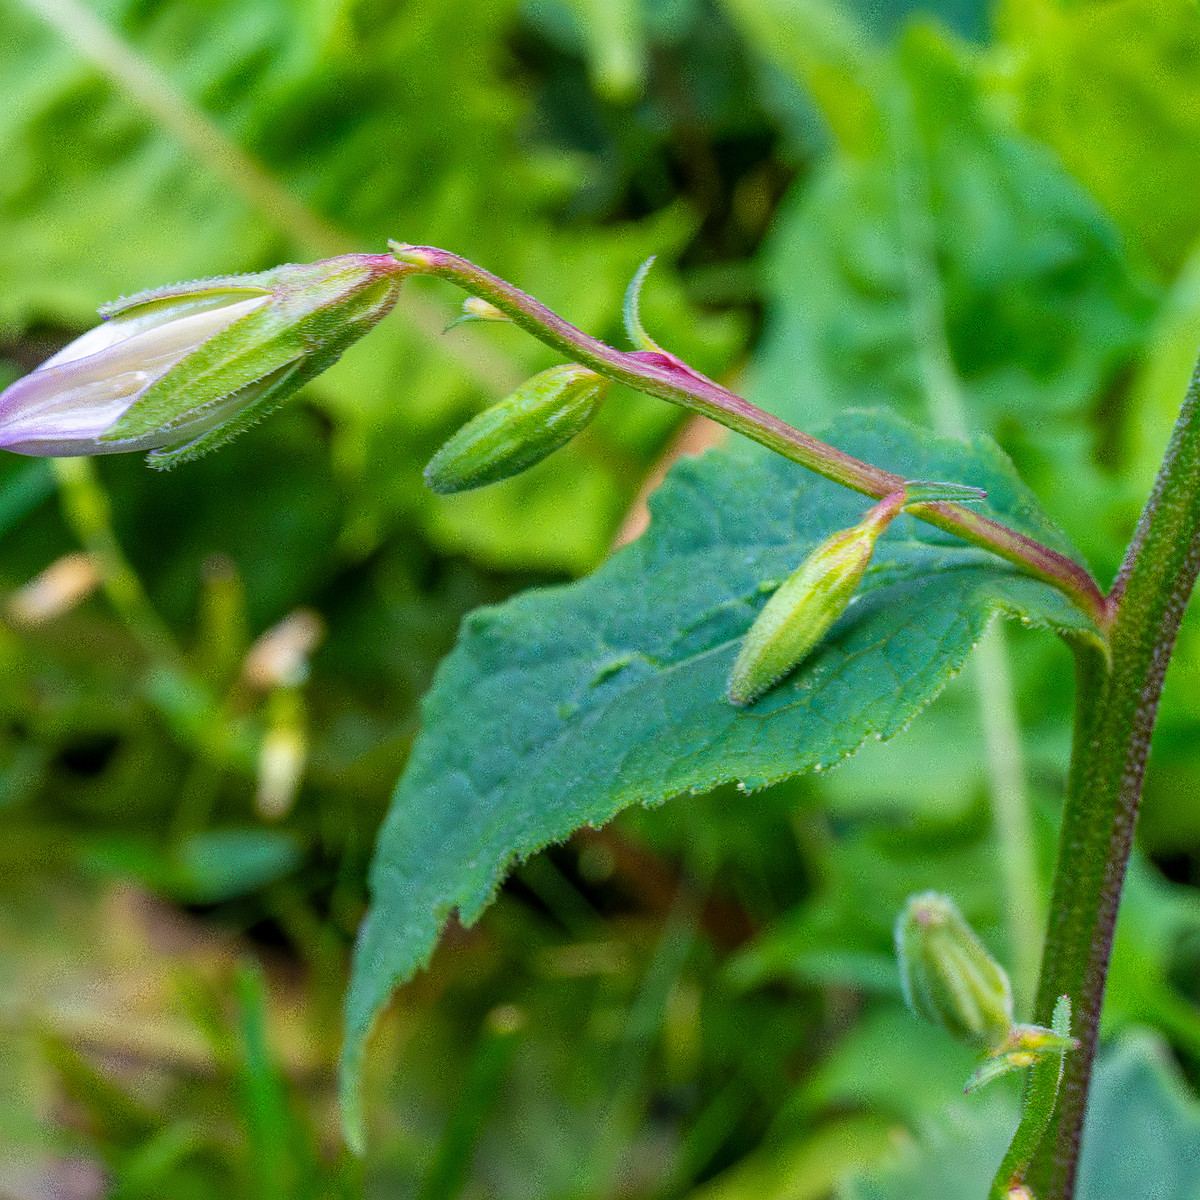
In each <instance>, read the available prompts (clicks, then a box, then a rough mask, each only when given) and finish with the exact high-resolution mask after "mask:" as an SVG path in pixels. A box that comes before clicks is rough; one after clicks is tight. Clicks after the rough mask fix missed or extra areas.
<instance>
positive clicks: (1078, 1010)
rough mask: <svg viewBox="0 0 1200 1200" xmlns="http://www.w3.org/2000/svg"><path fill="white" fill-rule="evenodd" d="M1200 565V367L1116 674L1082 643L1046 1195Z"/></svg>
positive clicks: (1122, 618)
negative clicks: (1074, 1044)
mask: <svg viewBox="0 0 1200 1200" xmlns="http://www.w3.org/2000/svg"><path fill="white" fill-rule="evenodd" d="M1197 571H1200V364H1198V365H1197V369H1196V371H1195V372H1194V373H1193V375H1192V382H1191V386H1190V387H1189V388H1188V393H1187V397H1186V399H1185V400H1184V403H1183V407H1182V409H1181V410H1180V413H1179V418H1178V420H1177V422H1176V424H1175V430H1174V433H1173V434H1172V437H1171V444H1170V446H1169V447H1168V449H1167V453H1166V456H1165V458H1164V459H1163V464H1162V468H1161V469H1160V471H1159V476H1158V480H1157V482H1156V483H1155V486H1154V491H1153V493H1152V494H1151V496H1150V499H1149V500H1148V501H1147V502H1146V507H1145V509H1144V510H1143V512H1142V516H1141V520H1140V521H1139V523H1138V528H1137V532H1136V534H1135V536H1134V539H1133V541H1132V543H1131V544H1130V546H1129V550H1128V551H1127V553H1126V556H1125V562H1124V564H1123V565H1122V567H1121V572H1120V574H1119V575H1118V577H1117V581H1116V583H1115V585H1114V586H1113V590H1112V593H1111V596H1110V601H1111V602H1112V603H1113V605H1114V613H1113V623H1112V626H1111V630H1110V644H1111V650H1112V666H1111V670H1108V669H1106V665H1105V664H1104V663H1103V662H1102V661H1101V660H1100V659H1099V656H1097V655H1095V654H1094V653H1089V651H1088V650H1087V648H1085V647H1079V648H1077V671H1076V681H1077V682H1076V698H1075V709H1076V722H1075V742H1074V748H1073V752H1072V756H1071V773H1070V779H1069V782H1068V789H1067V802H1066V807H1065V810H1064V812H1063V825H1062V833H1061V835H1060V838H1059V850H1058V865H1057V867H1056V870H1055V877H1054V894H1053V898H1052V900H1051V904H1050V922H1049V928H1048V930H1047V934H1046V949H1045V954H1044V956H1043V959H1042V977H1041V983H1040V985H1039V988H1038V1002H1037V1009H1036V1013H1035V1019H1036V1020H1040V1021H1045V1020H1047V1019H1049V1016H1050V1012H1051V1009H1052V1008H1053V1006H1054V1001H1055V998H1056V997H1057V996H1059V995H1062V994H1064V993H1065V994H1067V995H1069V996H1070V997H1071V1001H1072V1004H1073V1006H1074V1010H1075V1023H1074V1033H1075V1035H1076V1037H1078V1038H1079V1041H1080V1048H1079V1049H1078V1050H1077V1051H1075V1052H1073V1053H1072V1054H1070V1055H1069V1056H1068V1058H1067V1063H1066V1071H1065V1074H1064V1078H1063V1088H1062V1092H1061V1094H1060V1097H1059V1104H1058V1108H1057V1109H1056V1111H1055V1114H1054V1118H1053V1121H1052V1122H1051V1126H1050V1130H1049V1132H1048V1133H1047V1136H1046V1138H1045V1140H1044V1141H1043V1143H1042V1145H1041V1147H1040V1148H1039V1150H1038V1154H1037V1156H1036V1158H1035V1160H1034V1163H1033V1165H1032V1167H1031V1169H1030V1172H1029V1176H1028V1178H1029V1182H1030V1184H1031V1185H1032V1187H1033V1190H1034V1193H1035V1194H1036V1195H1037V1196H1038V1197H1039V1200H1071V1197H1072V1196H1073V1195H1074V1189H1075V1169H1076V1165H1077V1163H1078V1159H1079V1148H1080V1136H1081V1132H1082V1128H1083V1117H1084V1110H1085V1106H1086V1103H1087V1090H1088V1080H1089V1078H1090V1074H1091V1066H1092V1059H1093V1057H1094V1055H1095V1050H1096V1038H1097V1032H1098V1029H1099V1022H1100V1006H1101V1001H1102V999H1103V996H1104V983H1105V978H1106V976H1107V972H1108V961H1109V956H1110V954H1111V951H1112V939H1113V927H1114V925H1115V923H1116V916H1117V905H1118V902H1119V900H1120V895H1121V885H1122V882H1123V880H1124V877H1125V867H1126V863H1127V862H1128V860H1129V853H1130V849H1131V847H1132V844H1133V829H1134V822H1135V820H1136V818H1137V810H1138V803H1139V800H1140V798H1141V790H1142V777H1143V774H1144V771H1145V766H1146V756H1147V754H1148V752H1149V748H1150V734H1151V731H1152V729H1153V727H1154V719H1155V715H1156V712H1157V709H1158V700H1159V696H1160V694H1161V692H1162V684H1163V677H1164V675H1165V674H1166V669H1167V663H1168V661H1169V660H1170V657H1171V651H1172V649H1173V647H1174V644H1175V635H1176V633H1177V632H1178V629H1179V623H1180V621H1181V620H1182V618H1183V612H1184V609H1185V607H1186V605H1187V601H1188V597H1189V596H1190V595H1191V592H1192V588H1193V585H1194V584H1195V581H1196V575H1197Z"/></svg>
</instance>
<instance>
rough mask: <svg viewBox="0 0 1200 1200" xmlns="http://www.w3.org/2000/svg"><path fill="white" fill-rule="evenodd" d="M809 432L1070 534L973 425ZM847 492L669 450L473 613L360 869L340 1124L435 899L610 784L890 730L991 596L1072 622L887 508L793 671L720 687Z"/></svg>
mask: <svg viewBox="0 0 1200 1200" xmlns="http://www.w3.org/2000/svg"><path fill="white" fill-rule="evenodd" d="M827 436H828V437H829V439H830V440H831V441H832V442H833V444H834V445H837V446H839V447H841V448H843V449H845V450H847V451H849V452H850V453H852V454H856V455H859V456H861V457H863V458H865V459H867V460H868V461H871V462H874V463H877V464H879V465H881V466H884V467H887V468H889V469H891V470H894V471H896V472H898V473H899V474H901V475H903V476H905V477H906V478H921V479H944V480H951V481H961V482H964V483H969V484H972V485H975V486H980V487H984V488H986V489H987V491H988V500H987V501H985V502H984V504H983V506H982V508H983V510H984V511H985V512H988V513H990V514H992V515H995V516H997V517H1000V518H1002V519H1005V520H1007V521H1008V522H1009V523H1010V524H1012V525H1013V526H1014V527H1016V528H1018V529H1020V530H1022V531H1023V532H1026V533H1029V534H1031V535H1033V536H1035V537H1038V538H1039V539H1041V540H1043V541H1045V542H1047V543H1049V544H1051V545H1053V546H1055V547H1056V548H1059V549H1061V550H1062V551H1063V552H1065V553H1070V547H1069V545H1067V544H1066V540H1065V538H1063V537H1062V535H1061V534H1059V533H1058V532H1057V531H1056V530H1055V529H1054V527H1053V526H1052V525H1051V524H1050V522H1049V521H1048V520H1047V519H1046V517H1045V516H1044V515H1043V514H1042V513H1041V512H1040V510H1039V509H1038V508H1037V505H1036V502H1035V500H1034V498H1033V497H1032V495H1031V494H1030V493H1029V492H1028V491H1027V490H1026V489H1025V488H1024V486H1023V485H1022V484H1021V482H1020V481H1019V479H1018V478H1017V477H1016V475H1015V473H1014V472H1013V470H1012V467H1011V464H1009V463H1008V461H1007V460H1006V459H1005V458H1004V456H1003V455H1002V454H1001V453H1000V452H999V451H998V450H997V449H996V448H995V447H994V446H993V445H992V444H991V443H989V442H987V441H977V442H974V443H970V444H963V443H958V442H953V441H950V440H947V439H938V438H934V437H932V436H929V435H925V434H922V433H920V432H919V431H917V430H915V429H912V428H911V427H909V426H907V425H905V424H904V423H903V422H901V421H900V420H899V419H898V418H896V417H893V416H889V415H883V414H862V413H859V414H849V415H847V416H845V417H844V418H843V419H842V420H841V421H840V422H839V423H838V424H837V425H836V426H834V427H833V428H832V429H831V430H829V431H828V433H827ZM865 507H866V502H865V501H864V500H863V498H862V497H860V496H857V495H855V494H853V493H850V492H847V491H844V490H842V489H839V488H837V487H835V486H833V485H831V484H829V483H827V482H825V481H823V480H820V479H819V478H817V477H815V476H813V475H811V474H808V473H806V472H804V471H803V470H801V469H799V468H797V467H796V466H795V465H794V464H791V463H788V462H786V461H785V460H783V459H780V458H776V457H771V456H767V455H764V454H763V453H761V452H758V451H757V450H751V449H747V448H746V447H745V446H743V445H739V446H738V447H737V448H735V449H731V450H727V451H721V452H714V453H710V454H708V455H705V456H704V457H702V458H700V459H697V460H693V461H685V462H684V463H682V464H680V465H679V466H677V467H676V469H675V470H674V471H673V472H672V474H671V476H670V478H669V480H668V483H667V484H666V485H665V486H664V487H663V488H662V489H661V491H660V492H659V494H658V495H657V497H656V498H655V501H654V504H653V508H652V512H653V520H652V523H651V526H650V530H649V532H648V533H647V534H646V535H645V536H644V537H643V538H641V539H640V540H639V541H638V542H636V543H634V545H632V546H630V547H628V548H627V549H625V550H624V551H622V552H621V553H620V554H618V555H616V556H615V557H614V558H612V559H611V560H610V561H609V562H608V563H606V564H605V565H604V566H603V567H602V568H601V569H600V570H599V571H597V572H596V573H595V574H594V575H592V576H591V577H589V578H588V579H585V580H582V581H580V582H579V583H577V584H573V585H571V586H568V587H565V588H557V589H548V590H543V591H535V592H529V593H526V594H525V595H522V596H519V597H517V598H516V599H514V600H512V601H510V602H509V603H507V604H505V605H502V606H499V607H497V608H492V609H485V610H481V611H479V612H476V613H475V614H473V615H472V616H471V617H470V618H468V620H467V621H466V623H465V625H464V628H463V631H462V634H461V637H460V641H459V644H458V646H457V648H456V649H455V651H454V653H453V654H451V655H450V656H449V658H448V659H447V660H446V661H445V662H444V663H443V665H442V668H441V670H440V671H439V674H438V677H437V680H436V681H435V684H434V687H433V689H432V691H431V692H430V694H429V696H428V697H427V698H426V701H425V708H424V730H423V732H422V734H421V735H420V737H419V739H418V741H417V743H416V745H415V746H414V748H413V752H412V756H411V758H410V761H409V764H408V768H407V770H406V772H405V774H404V777H403V778H402V779H401V781H400V784H399V786H398V788H397V792H396V795H395V798H394V801H393V805H392V809H391V812H390V814H389V816H388V819H387V822H386V823H385V825H384V828H383V831H382V834H381V836H380V841H379V846H378V849H377V852H376V858H375V861H374V863H373V866H372V877H371V878H372V890H373V895H374V903H373V906H372V908H371V910H370V912H369V913H368V915H367V918H366V920H365V922H364V924H363V926H362V928H361V930H360V934H359V941H358V946H357V951H356V959H355V967H354V975H353V980H352V983H351V988H350V992H349V995H348V997H347V1004H346V1028H347V1040H346V1050H345V1056H344V1061H343V1087H344V1092H343V1096H344V1100H345V1103H346V1112H347V1119H348V1125H349V1128H350V1130H351V1132H352V1134H357V1133H358V1115H357V1112H356V1109H355V1101H354V1097H355V1089H356V1085H357V1079H358V1074H359V1069H360V1065H361V1059H362V1053H363V1044H364V1040H365V1038H366V1035H367V1032H368V1030H369V1028H370V1025H371V1022H372V1020H373V1018H374V1016H375V1014H376V1013H377V1012H378V1011H379V1009H380V1008H381V1007H382V1005H383V1004H384V1003H385V1002H386V1000H387V998H388V995H389V994H390V992H391V990H392V988H393V987H394V986H395V985H396V984H397V983H399V982H400V981H402V980H403V979H405V978H407V977H408V976H410V975H411V974H412V973H413V971H414V970H416V969H417V968H418V967H419V966H420V965H421V964H422V963H423V962H424V961H425V960H426V959H427V958H428V956H429V954H430V952H431V950H432V948H433V945H434V943H435V941H436V939H437V935H438V931H439V929H440V928H441V926H442V924H443V923H444V922H445V920H446V919H447V917H448V916H449V915H450V913H451V911H452V910H453V909H457V910H458V913H459V916H460V918H461V920H463V921H464V922H465V923H466V924H468V925H469V924H471V923H472V922H473V921H475V920H476V919H477V918H478V916H479V914H480V912H481V911H482V910H483V909H484V907H486V905H487V904H488V902H489V901H490V899H491V897H492V895H493V894H494V892H495V889H496V887H497V886H498V884H499V883H500V881H501V880H502V879H503V877H504V874H505V872H506V871H507V869H508V867H509V865H510V863H511V862H512V861H513V860H514V859H517V858H523V857H525V856H527V855H529V854H531V853H533V852H534V851H535V850H537V849H539V848H540V847H542V846H544V845H546V844H547V843H548V842H552V841H556V840H560V839H562V838H565V837H566V836H567V835H568V834H570V833H571V832H572V831H573V830H574V829H577V828H578V827H579V826H581V825H583V824H599V823H601V822H603V821H607V820H608V819H609V818H610V817H612V816H613V815H614V814H615V813H617V812H619V811H620V810H621V809H622V808H624V807H626V806H627V805H630V804H634V803H643V804H653V803H657V802H659V801H662V800H665V799H667V798H668V797H670V796H672V795H676V794H678V793H681V792H686V791H700V790H705V789H709V788H712V787H714V786H716V785H717V784H720V783H723V782H726V781H730V780H737V781H738V782H739V783H740V784H741V785H742V786H743V788H744V789H746V790H750V789H754V788H759V787H764V786H765V785H767V784H769V783H773V782H776V781H778V780H781V779H786V778H787V777H789V776H791V775H795V774H797V773H798V772H800V771H804V770H807V769H814V770H822V769H824V768H826V767H829V766H832V765H834V764H835V763H837V762H839V761H840V760H841V759H843V758H845V757H846V756H847V755H849V754H851V753H853V752H854V750H855V749H857V747H858V746H859V745H861V744H862V743H863V742H864V741H865V740H866V739H868V738H870V737H872V736H874V737H877V738H881V739H882V738H888V737H891V736H892V735H893V734H895V733H898V732H899V731H900V730H901V729H903V728H904V726H905V725H907V724H908V722H909V721H910V720H911V719H912V718H913V716H915V715H916V713H918V712H919V711H920V710H921V709H922V708H923V707H924V706H925V705H926V704H928V703H929V701H930V700H932V699H933V697H934V696H936V695H937V694H938V692H939V691H940V690H941V689H942V687H943V686H944V685H945V683H946V681H947V680H948V679H949V678H950V677H951V676H953V675H954V674H955V672H957V671H958V670H959V668H960V667H961V666H962V663H963V661H964V660H965V658H966V656H967V654H968V652H969V651H970V649H971V647H972V646H973V645H974V644H975V642H976V641H978V639H979V638H980V636H981V635H982V633H983V631H984V629H985V627H986V626H987V624H988V622H989V620H990V619H991V617H992V615H993V614H994V613H995V612H997V611H1004V612H1008V613H1011V614H1013V615H1016V616H1019V617H1021V618H1022V619H1023V620H1025V621H1027V622H1029V623H1032V624H1038V625H1048V626H1052V627H1054V628H1056V629H1058V630H1059V631H1061V632H1063V633H1064V634H1067V635H1070V636H1087V635H1088V634H1089V628H1090V627H1089V622H1088V620H1087V618H1086V617H1084V616H1083V614H1081V613H1080V612H1079V611H1078V610H1077V609H1076V608H1074V607H1073V605H1072V604H1071V603H1070V602H1068V601H1067V600H1066V599H1065V598H1064V597H1063V596H1062V595H1061V594H1060V593H1058V592H1057V591H1055V590H1054V589H1053V588H1051V587H1049V586H1048V585H1045V584H1042V583H1039V582H1037V581H1035V580H1033V579H1031V578H1029V577H1028V576H1025V575H1022V574H1020V573H1019V572H1017V571H1016V570H1015V569H1014V568H1012V567H1010V566H1009V565H1008V564H1006V563H1003V562H1001V561H1000V560H998V559H995V558H994V557H993V556H991V555H989V554H987V553H985V552H983V551H979V550H976V549H973V548H971V547H968V546H965V545H964V544H963V543H961V542H960V541H958V539H956V538H954V537H951V536H949V535H945V534H942V533H940V532H938V531H936V530H933V529H931V528H929V527H926V526H924V525H921V524H919V523H917V522H916V521H915V520H914V519H913V518H911V517H908V516H903V517H900V518H898V519H897V520H896V521H895V522H894V523H893V525H892V526H891V528H890V529H889V531H888V533H887V535H886V536H885V537H884V538H882V539H881V540H880V542H879V544H878V546H877V549H876V554H875V558H874V561H873V565H872V568H871V570H870V571H869V572H868V574H867V576H866V578H865V580H864V584H863V588H862V592H861V595H860V597H859V598H858V600H857V602H856V603H854V604H852V605H851V606H850V609H849V610H848V612H847V613H846V615H845V616H844V617H843V619H842V620H841V621H840V622H839V623H838V624H837V625H835V626H834V628H833V630H832V631H831V633H830V635H829V636H828V638H827V640H826V642H825V643H824V644H823V645H822V646H821V647H819V648H818V649H817V650H816V651H815V652H814V653H813V655H812V656H811V657H810V658H809V659H808V660H807V661H806V662H805V663H804V664H803V666H802V667H801V668H800V670H799V671H797V672H796V673H795V674H794V675H792V676H790V677H789V678H787V679H785V680H784V681H783V682H782V683H781V684H780V685H779V686H778V687H776V688H775V689H774V690H772V691H771V692H770V693H768V694H767V695H766V696H764V697H763V698H762V699H761V700H759V701H758V702H757V703H756V704H755V705H753V706H751V707H749V708H747V709H744V710H739V709H736V708H734V707H733V706H732V705H731V704H729V703H728V701H727V700H726V699H725V698H724V690H725V682H726V679H727V677H728V674H729V670H730V667H731V666H732V664H733V660H734V657H735V655H736V652H737V647H738V642H739V639H740V638H741V636H742V635H743V634H744V633H745V632H746V629H747V628H748V627H749V625H750V624H751V622H752V621H753V619H754V617H755V615H756V614H757V612H758V611H759V609H760V608H761V607H762V604H763V602H764V601H765V599H766V595H767V592H768V591H769V590H770V588H769V586H767V585H768V584H770V583H777V582H778V581H779V580H781V579H783V578H784V577H785V576H786V575H787V574H788V573H789V572H790V571H791V570H792V569H793V568H794V566H795V564H796V563H797V562H799V561H800V560H801V559H803V558H804V557H805V556H806V555H807V554H808V553H809V552H810V551H811V550H812V548H813V546H814V545H815V544H816V543H817V542H819V541H820V540H822V539H823V538H824V537H825V536H826V535H827V534H828V533H829V532H830V531H831V530H834V529H838V528H843V527H845V526H846V525H847V524H849V523H851V522H852V521H853V520H854V518H855V517H856V516H857V515H859V514H861V512H862V511H863V509H864V508H865Z"/></svg>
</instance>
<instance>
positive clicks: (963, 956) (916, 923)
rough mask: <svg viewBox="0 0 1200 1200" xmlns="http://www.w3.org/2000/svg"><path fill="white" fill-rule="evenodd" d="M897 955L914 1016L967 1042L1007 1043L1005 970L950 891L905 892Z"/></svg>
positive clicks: (1009, 1013) (1009, 1010)
mask: <svg viewBox="0 0 1200 1200" xmlns="http://www.w3.org/2000/svg"><path fill="white" fill-rule="evenodd" d="M896 957H897V959H898V960H899V964H900V983H901V986H902V987H903V989H904V999H905V1001H906V1002H907V1003H908V1007H909V1008H911V1009H912V1010H913V1012H914V1013H916V1014H917V1016H919V1017H924V1018H925V1020H927V1021H932V1022H933V1023H934V1024H935V1025H941V1026H942V1027H943V1028H945V1029H946V1030H948V1031H949V1032H950V1033H951V1034H952V1035H953V1036H954V1037H956V1038H958V1039H959V1040H960V1041H963V1042H967V1043H969V1044H971V1045H975V1046H980V1047H982V1048H984V1049H988V1050H993V1049H999V1048H1000V1047H1002V1046H1004V1045H1005V1044H1006V1042H1007V1041H1008V1039H1009V1037H1010V1036H1011V1034H1012V1032H1013V1028H1014V1027H1013V1002H1012V988H1011V987H1010V986H1009V982H1008V976H1007V975H1006V974H1005V973H1004V968H1003V967H1002V966H1000V964H999V963H998V962H996V960H995V959H994V958H992V956H991V955H990V954H989V953H988V952H987V948H986V947H985V946H984V944H983V943H982V942H981V941H980V940H979V937H978V936H977V935H976V933H975V931H974V930H973V929H972V928H971V927H970V925H968V924H967V922H966V919H965V918H964V917H963V915H962V913H960V912H959V911H958V906H957V905H956V904H955V903H954V901H953V900H951V899H950V897H949V896H942V895H939V894H938V893H937V892H922V893H920V894H919V895H916V896H911V897H909V900H908V903H907V904H906V905H905V906H904V911H903V912H902V913H901V914H900V917H899V919H898V920H897V922H896Z"/></svg>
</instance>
